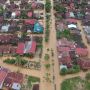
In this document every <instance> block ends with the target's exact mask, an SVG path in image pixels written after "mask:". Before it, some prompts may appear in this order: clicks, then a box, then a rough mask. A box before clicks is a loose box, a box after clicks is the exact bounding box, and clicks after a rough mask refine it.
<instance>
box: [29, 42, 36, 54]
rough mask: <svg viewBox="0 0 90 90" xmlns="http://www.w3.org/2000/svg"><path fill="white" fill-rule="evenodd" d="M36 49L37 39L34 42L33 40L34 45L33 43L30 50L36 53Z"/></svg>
mask: <svg viewBox="0 0 90 90" xmlns="http://www.w3.org/2000/svg"><path fill="white" fill-rule="evenodd" d="M35 51H36V42H35V41H33V42H32V45H31V49H30V51H29V52H30V53H33V54H34V53H35Z"/></svg>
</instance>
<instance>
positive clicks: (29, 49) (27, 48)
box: [16, 41, 36, 55]
mask: <svg viewBox="0 0 90 90" xmlns="http://www.w3.org/2000/svg"><path fill="white" fill-rule="evenodd" d="M35 51H36V42H35V41H28V42H26V43H18V47H17V50H16V53H17V54H20V55H23V54H26V53H32V54H35Z"/></svg>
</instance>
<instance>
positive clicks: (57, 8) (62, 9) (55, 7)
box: [54, 4, 66, 13]
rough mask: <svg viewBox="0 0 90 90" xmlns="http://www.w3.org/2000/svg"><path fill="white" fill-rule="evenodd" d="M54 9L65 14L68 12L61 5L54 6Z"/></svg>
mask: <svg viewBox="0 0 90 90" xmlns="http://www.w3.org/2000/svg"><path fill="white" fill-rule="evenodd" d="M54 9H55V10H56V11H57V12H59V13H65V12H66V8H65V7H64V6H62V5H60V4H56V5H55V6H54Z"/></svg>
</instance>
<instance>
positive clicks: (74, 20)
mask: <svg viewBox="0 0 90 90" xmlns="http://www.w3.org/2000/svg"><path fill="white" fill-rule="evenodd" d="M66 21H67V22H69V23H77V20H76V19H74V18H68V19H66Z"/></svg>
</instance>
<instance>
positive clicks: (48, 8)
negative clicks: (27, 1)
mask: <svg viewBox="0 0 90 90" xmlns="http://www.w3.org/2000/svg"><path fill="white" fill-rule="evenodd" d="M45 10H46V12H50V11H51V2H50V0H46V3H45Z"/></svg>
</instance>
